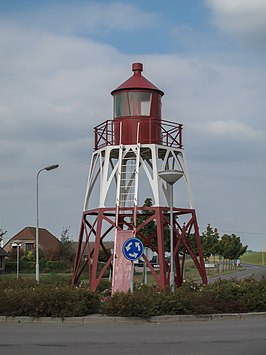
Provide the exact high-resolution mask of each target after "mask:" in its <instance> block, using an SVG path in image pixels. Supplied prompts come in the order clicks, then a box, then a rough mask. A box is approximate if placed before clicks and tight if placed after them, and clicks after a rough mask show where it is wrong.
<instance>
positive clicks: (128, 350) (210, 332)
mask: <svg viewBox="0 0 266 355" xmlns="http://www.w3.org/2000/svg"><path fill="white" fill-rule="evenodd" d="M154 320H155V319H154ZM265 344H266V314H260V315H253V316H251V315H249V316H247V317H245V316H243V315H242V316H241V317H232V316H231V317H228V318H227V317H220V318H210V317H209V318H201V319H199V320H196V319H195V318H193V317H192V318H190V319H189V318H187V319H186V320H185V318H184V320H183V321H180V319H179V320H177V321H176V320H174V319H173V318H172V319H168V320H167V319H164V318H157V321H156V322H154V323H148V322H144V321H141V320H127V321H124V322H122V320H121V322H120V321H118V322H115V323H114V322H102V323H101V322H95V321H91V322H89V323H84V324H82V325H81V324H75V323H74V322H72V323H69V324H68V323H61V324H56V323H52V322H51V323H50V324H48V323H46V324H42V323H25V322H24V323H20V324H19V323H2V324H0V354H3V355H73V354H75V355H81V354H82V355H84V354H92V355H99V354H103V355H105V354H108V355H114V354H116V355H117V354H123V355H127V354H134V355H135V354H137V355H144V354H145V355H149V354H152V355H173V354H178V355H194V354H197V355H203V354H204V355H225V354H229V355H250V354H252V355H264V354H265V346H266V345H265Z"/></svg>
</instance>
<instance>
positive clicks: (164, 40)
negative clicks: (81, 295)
mask: <svg viewBox="0 0 266 355" xmlns="http://www.w3.org/2000/svg"><path fill="white" fill-rule="evenodd" d="M134 62H142V63H143V65H144V76H145V77H146V78H148V79H149V80H150V81H152V82H153V83H154V84H155V85H156V86H157V87H159V88H160V89H161V90H162V91H164V93H165V95H164V96H163V118H164V119H166V120H170V121H175V122H179V123H182V124H183V125H184V149H185V153H186V158H187V163H188V168H189V173H190V179H191V185H192V192H193V199H194V205H195V209H196V212H197V217H198V223H199V226H200V230H201V231H204V230H206V226H207V224H211V226H212V227H213V228H215V227H216V228H217V229H218V231H219V233H220V235H223V234H224V233H227V234H232V233H235V234H237V235H238V236H240V238H241V241H242V243H243V244H248V246H249V249H252V250H257V251H259V250H262V249H263V248H264V245H265V242H266V218H265V212H266V203H265V195H266V194H265V192H266V119H265V112H266V97H265V93H266V71H265V66H266V65H265V63H266V2H265V0H253V1H250V0H234V1H231V0H223V1H220V0H178V1H176V0H173V1H171V0H164V1H160V0H135V1H129V0H125V1H112V0H110V1H107V0H98V1H90V0H45V1H41V0H23V1H21V0H12V1H10V0H0V125H1V126H0V127H1V128H0V228H2V229H3V230H6V231H7V233H6V235H5V241H7V240H8V239H9V238H10V237H12V236H14V235H15V234H16V233H18V232H19V231H20V230H21V229H23V228H24V227H26V226H35V225H36V175H37V172H38V171H39V170H40V169H42V168H44V167H46V166H48V165H51V164H57V163H58V164H59V165H60V166H59V168H58V169H56V170H53V171H50V172H46V171H43V172H42V173H41V174H40V178H39V208H40V226H41V227H44V228H47V229H48V230H49V231H50V232H51V233H53V234H54V235H56V236H58V237H60V234H61V232H62V230H63V228H64V227H70V234H71V236H72V237H73V239H77V236H78V233H79V227H80V222H81V216H82V209H83V202H84V197H85V190H86V184H87V175H88V169H89V164H90V159H91V154H92V148H93V127H94V126H96V125H98V124H99V123H101V122H103V121H105V120H106V119H111V118H112V110H113V109H112V96H111V95H110V92H111V91H112V90H113V89H115V88H116V87H117V86H118V85H119V84H121V83H122V82H123V81H125V80H126V79H127V78H128V77H129V76H131V74H132V73H131V64H132V63H134ZM175 205H176V207H178V201H175Z"/></svg>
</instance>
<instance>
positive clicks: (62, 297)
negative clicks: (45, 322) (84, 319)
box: [0, 285, 100, 318]
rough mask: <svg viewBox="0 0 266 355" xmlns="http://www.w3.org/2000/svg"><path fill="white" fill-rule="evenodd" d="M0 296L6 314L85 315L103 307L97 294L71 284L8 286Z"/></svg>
mask: <svg viewBox="0 0 266 355" xmlns="http://www.w3.org/2000/svg"><path fill="white" fill-rule="evenodd" d="M0 296H1V303H0V314H1V315H5V316H30V317H61V318H63V317H72V316H85V315H88V314H91V313H97V312H99V306H100V297H99V295H98V294H97V293H95V292H91V291H88V290H86V289H72V288H71V287H70V286H60V287H51V286H50V287H49V286H46V285H45V286H41V285H39V286H35V287H29V286H27V287H24V288H23V287H8V288H5V289H2V290H1V291H0Z"/></svg>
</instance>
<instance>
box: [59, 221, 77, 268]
mask: <svg viewBox="0 0 266 355" xmlns="http://www.w3.org/2000/svg"><path fill="white" fill-rule="evenodd" d="M69 230H70V227H68V228H66V227H63V230H62V232H61V238H60V242H61V243H60V247H59V254H60V258H61V259H65V260H69V261H73V260H74V258H75V251H74V248H73V240H72V238H71V237H70V235H69Z"/></svg>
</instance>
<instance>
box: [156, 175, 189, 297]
mask: <svg viewBox="0 0 266 355" xmlns="http://www.w3.org/2000/svg"><path fill="white" fill-rule="evenodd" d="M158 174H159V176H160V178H161V179H163V180H164V181H165V182H166V183H167V184H168V186H169V193H170V196H169V207H170V254H171V256H170V257H171V259H170V263H171V265H170V267H171V269H170V289H171V291H172V292H174V290H175V272H174V214H173V185H174V184H175V183H176V182H177V181H178V180H179V179H181V177H182V176H183V175H184V173H183V171H179V170H163V171H159V173H158Z"/></svg>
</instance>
